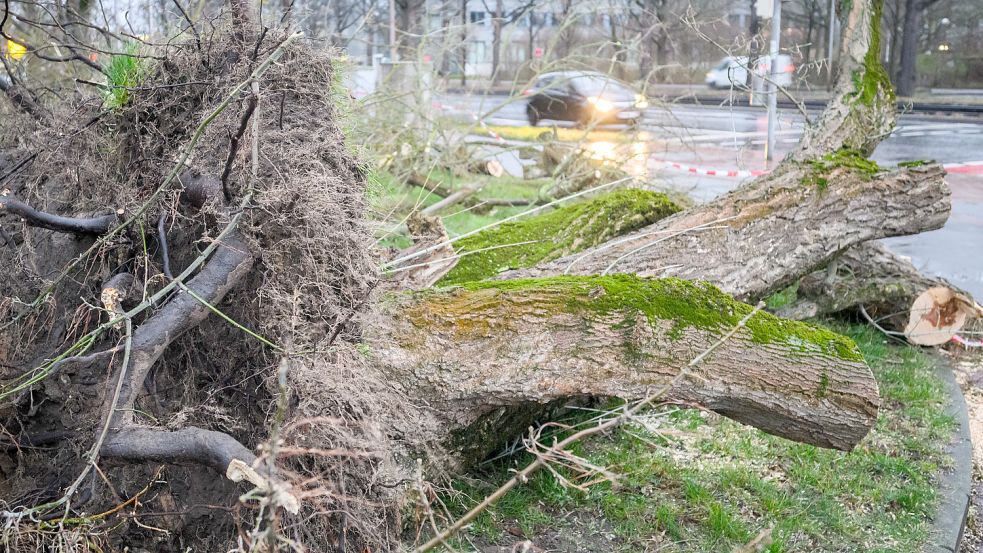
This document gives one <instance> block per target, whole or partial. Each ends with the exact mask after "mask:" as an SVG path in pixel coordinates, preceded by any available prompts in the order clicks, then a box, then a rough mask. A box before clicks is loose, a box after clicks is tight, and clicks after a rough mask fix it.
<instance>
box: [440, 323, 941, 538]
mask: <svg viewBox="0 0 983 553" xmlns="http://www.w3.org/2000/svg"><path fill="white" fill-rule="evenodd" d="M832 329H833V330H835V331H838V332H842V333H844V334H846V335H848V336H850V337H851V338H852V339H853V340H854V341H855V342H856V343H857V344H858V345H859V347H860V349H861V351H862V352H863V354H864V357H865V358H866V360H867V361H868V363H869V364H870V366H871V368H872V370H873V372H874V374H875V376H876V377H877V380H878V382H879V384H880V389H881V398H882V405H881V409H880V412H879V413H878V420H877V422H876V424H875V427H874V428H873V429H872V430H871V432H870V434H869V435H868V436H867V437H866V438H865V439H864V440H863V442H861V444H860V445H859V446H858V447H857V448H856V449H855V450H854V451H852V452H850V453H844V452H840V451H833V450H826V449H821V448H817V447H813V446H809V445H804V444H798V443H795V442H790V441H788V440H784V439H782V438H777V437H774V436H770V435H767V434H764V433H763V432H760V431H757V430H754V429H752V428H749V427H746V426H742V425H740V424H738V423H735V422H732V421H730V420H729V419H725V418H723V417H720V416H717V415H714V414H706V413H702V414H701V413H699V412H697V411H693V410H676V409H675V408H673V409H672V410H667V411H665V412H662V413H661V414H660V413H658V412H656V413H651V414H650V415H649V417H650V418H649V426H648V427H649V428H656V429H658V430H665V431H672V435H671V436H672V437H671V438H669V439H668V440H667V439H666V438H665V436H663V435H659V434H655V433H652V432H649V431H647V430H646V429H644V428H642V427H628V428H624V429H622V430H619V431H617V432H614V433H612V434H611V435H609V436H607V437H604V438H596V439H593V440H592V441H590V442H588V443H585V444H580V445H579V446H578V448H577V449H576V453H577V454H578V455H581V456H583V457H585V458H587V459H588V460H589V461H591V462H592V463H595V464H598V465H603V466H606V467H609V468H610V469H611V470H612V471H614V472H615V473H616V474H618V475H619V478H618V483H617V485H616V486H614V485H611V484H610V483H604V484H599V485H597V486H594V487H593V488H591V489H590V490H588V491H587V492H581V491H578V490H571V489H564V488H562V486H560V484H559V481H558V480H557V479H556V478H555V477H554V476H552V475H551V474H549V473H540V474H538V475H537V476H536V477H535V478H534V479H533V480H532V482H531V483H530V484H529V485H528V486H521V487H520V488H519V489H516V490H513V491H512V492H511V493H510V494H509V496H508V497H509V499H507V500H506V501H504V502H503V503H500V504H498V505H495V506H493V507H492V508H491V509H490V510H489V512H488V513H486V514H483V515H482V518H481V519H479V521H481V520H495V521H497V523H498V524H499V526H500V527H511V526H514V525H518V526H520V527H522V528H523V532H524V534H525V535H526V536H528V537H531V538H533V540H534V541H537V539H539V540H548V539H549V536H550V535H556V534H557V533H562V532H570V531H573V528H572V527H571V526H570V525H571V524H573V523H577V524H582V523H583V521H584V520H590V519H591V518H593V519H594V520H598V519H601V520H603V521H604V522H606V523H607V524H608V525H609V526H610V527H611V528H613V532H614V533H615V535H616V536H617V539H616V543H617V546H616V547H615V548H614V549H613V550H615V551H624V552H635V551H648V550H652V549H658V550H660V551H674V552H689V551H692V552H706V551H730V550H732V549H733V548H734V547H735V546H737V545H740V544H743V543H746V542H747V541H748V540H750V539H751V538H752V537H753V536H754V535H755V534H757V532H759V531H760V530H761V529H763V528H768V527H772V528H773V540H774V543H773V544H772V545H771V546H770V547H769V548H768V549H767V551H769V552H770V553H780V552H791V551H809V552H826V551H829V552H833V551H837V552H839V551H878V552H885V553H886V552H892V553H915V552H917V551H919V550H920V547H921V544H922V543H923V541H924V540H925V539H926V537H927V531H928V521H929V518H930V516H931V514H932V512H933V508H934V504H935V502H936V484H937V482H936V481H935V480H934V478H936V475H937V474H938V472H939V470H940V468H941V466H942V465H944V464H945V463H946V462H947V459H946V457H945V455H944V453H943V451H944V449H943V445H944V444H945V443H946V442H947V441H948V439H949V438H950V436H951V432H952V429H953V426H954V422H953V421H952V420H951V418H949V417H948V416H946V415H945V413H944V405H943V404H944V393H943V388H942V384H941V382H940V381H939V380H938V378H937V377H936V376H935V373H934V369H933V365H932V364H933V361H932V359H931V358H929V357H928V356H927V355H925V354H924V353H922V352H921V351H919V350H918V349H915V348H911V347H899V346H896V345H892V344H888V343H886V342H885V340H884V338H883V336H882V335H880V334H879V333H877V332H876V331H874V330H871V329H870V328H869V327H861V326H846V325H843V324H832ZM583 419H586V416H583ZM583 419H581V420H583ZM566 422H568V423H570V422H571V421H566ZM653 443H659V444H664V445H660V446H659V447H653V445H652V444H653ZM528 461H529V459H528V458H527V456H520V457H519V458H516V459H512V460H511V461H508V462H500V463H497V464H494V465H492V466H491V467H489V468H487V469H486V470H484V471H483V472H482V473H481V474H480V476H481V478H482V481H480V482H481V483H480V484H474V485H473V486H472V488H471V489H470V493H469V498H470V500H469V501H458V502H454V501H449V505H451V508H452V510H453V512H454V514H460V513H461V512H463V511H464V510H465V509H466V508H468V507H470V506H471V505H473V502H474V501H477V500H478V499H479V498H480V497H483V496H484V495H486V494H487V493H489V492H490V491H491V490H493V489H494V488H495V487H496V486H497V485H498V484H500V483H501V482H502V481H503V480H505V479H506V478H508V476H510V474H509V473H508V470H509V469H510V468H514V467H518V466H523V465H525V464H526V463H527V462H528ZM568 476H570V475H569V474H568ZM476 482H478V481H476ZM485 517H488V518H487V519H486V518H485ZM481 524H484V523H483V522H482V523H481ZM481 524H479V523H478V522H476V523H475V524H474V525H472V526H471V528H470V529H469V532H470V534H471V536H470V537H471V539H473V540H477V541H478V542H480V543H486V544H500V543H508V542H509V539H510V538H509V537H508V536H507V535H505V534H504V533H502V532H499V533H497V534H495V533H490V532H488V530H487V529H486V528H484V527H483V526H481Z"/></svg>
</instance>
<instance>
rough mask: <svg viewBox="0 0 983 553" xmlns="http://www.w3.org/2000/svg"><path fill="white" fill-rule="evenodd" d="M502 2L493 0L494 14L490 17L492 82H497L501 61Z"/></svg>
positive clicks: (501, 0)
mask: <svg viewBox="0 0 983 553" xmlns="http://www.w3.org/2000/svg"><path fill="white" fill-rule="evenodd" d="M502 2H503V0H495V14H494V18H493V19H492V65H491V80H492V84H495V83H497V82H498V66H499V64H501V61H502V10H503V7H502Z"/></svg>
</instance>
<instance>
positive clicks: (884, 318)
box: [776, 242, 968, 330]
mask: <svg viewBox="0 0 983 553" xmlns="http://www.w3.org/2000/svg"><path fill="white" fill-rule="evenodd" d="M934 286H946V287H948V288H952V289H954V290H957V291H959V290H958V289H956V288H955V287H954V286H952V285H951V284H949V283H948V282H946V281H945V280H943V279H940V278H931V277H927V276H925V275H923V274H921V273H920V272H919V271H918V269H916V268H915V267H914V266H913V265H912V264H911V263H910V262H909V261H907V260H905V259H902V258H901V257H900V256H898V255H897V254H895V253H893V252H891V251H890V250H888V249H887V247H885V246H884V245H883V244H880V243H878V242H865V243H863V244H859V245H857V246H854V247H852V248H850V249H848V250H846V251H845V252H844V253H843V254H842V255H840V256H839V257H837V258H835V259H834V260H833V261H831V262H830V266H829V267H828V268H826V269H823V270H819V271H816V272H814V273H812V274H809V275H806V276H805V277H803V278H802V280H801V281H799V285H798V289H797V291H796V298H795V300H794V301H793V302H792V303H790V304H788V305H786V306H783V307H781V308H780V309H778V310H777V311H776V314H777V315H778V316H780V317H785V318H790V319H806V318H811V317H817V316H822V315H830V314H833V313H839V312H841V311H846V310H852V309H857V308H859V307H863V308H864V309H865V310H866V311H867V313H868V314H869V315H870V316H871V317H872V318H873V319H874V320H875V321H877V323H878V324H880V325H881V326H884V327H886V328H891V329H895V330H901V329H904V327H905V324H906V323H907V322H908V313H909V310H910V309H911V305H912V303H913V302H914V301H915V298H916V297H918V295H919V294H921V293H922V292H924V291H925V290H928V289H929V288H932V287H934ZM960 292H961V291H960ZM966 295H967V296H968V294H966Z"/></svg>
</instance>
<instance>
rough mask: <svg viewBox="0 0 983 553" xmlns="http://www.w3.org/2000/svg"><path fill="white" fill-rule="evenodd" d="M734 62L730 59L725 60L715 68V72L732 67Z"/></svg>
mask: <svg viewBox="0 0 983 553" xmlns="http://www.w3.org/2000/svg"><path fill="white" fill-rule="evenodd" d="M732 61H733V60H731V59H730V58H724V59H723V61H721V62H720V63H718V64H717V65H716V66H715V67H714V69H715V70H719V69H727V68H728V67H730V62H732Z"/></svg>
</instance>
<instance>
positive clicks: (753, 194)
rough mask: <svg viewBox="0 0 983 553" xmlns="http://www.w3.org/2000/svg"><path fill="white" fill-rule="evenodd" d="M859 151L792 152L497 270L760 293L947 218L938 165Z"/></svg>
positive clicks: (938, 224) (756, 295)
mask: <svg viewBox="0 0 983 553" xmlns="http://www.w3.org/2000/svg"><path fill="white" fill-rule="evenodd" d="M868 163H870V162H867V161H866V160H863V159H862V158H858V157H855V156H853V155H852V154H846V155H831V156H826V157H824V158H823V159H822V160H821V161H819V162H816V163H799V162H796V161H786V162H785V163H784V164H783V165H782V167H780V169H779V170H778V171H776V172H775V173H773V174H771V175H768V176H766V177H763V178H761V179H759V180H756V181H753V182H751V183H750V184H748V185H745V186H743V187H741V188H739V189H737V190H734V191H733V192H731V193H729V194H726V195H724V196H722V197H720V198H718V199H716V200H714V201H712V202H709V203H707V204H703V205H700V206H697V207H694V208H692V209H689V210H687V211H684V212H682V213H678V214H676V215H673V216H671V217H668V218H665V219H662V220H660V221H658V222H656V223H654V224H652V225H649V226H646V227H643V228H641V229H639V230H637V231H635V232H633V233H631V234H629V235H627V236H624V237H622V238H618V239H615V240H612V241H610V242H607V243H604V244H601V245H599V246H597V247H594V248H591V249H588V250H586V251H583V252H580V253H577V254H573V255H568V256H565V257H562V258H560V259H557V260H555V261H552V262H549V263H545V264H541V265H538V266H536V267H534V268H530V269H524V270H518V271H510V272H506V273H502V274H501V275H499V278H516V277H540V276H550V275H560V274H577V275H591V274H611V273H636V274H639V275H644V276H652V277H666V276H673V277H679V278H685V279H690V280H707V281H709V282H712V283H713V284H715V285H717V286H719V287H720V288H721V289H722V290H723V291H724V292H727V293H729V294H732V295H734V296H735V297H737V298H740V299H745V300H746V299H759V298H763V297H765V296H767V295H768V294H770V293H772V292H775V291H777V290H780V289H782V288H783V287H785V286H787V285H789V284H790V283H792V282H794V281H795V280H797V279H798V278H799V277H801V276H803V275H806V274H808V273H810V272H812V271H813V270H815V269H816V268H818V267H820V266H822V265H825V264H826V263H827V262H828V261H829V260H830V259H832V258H834V257H835V256H837V255H838V254H840V253H841V252H843V251H844V250H845V249H846V248H848V247H850V246H853V245H855V244H859V243H862V242H865V241H868V240H873V239H877V238H884V237H888V236H898V235H906V234H916V233H918V232H923V231H927V230H933V229H937V228H939V227H941V226H942V225H943V224H944V223H945V221H946V219H947V218H948V216H949V211H950V208H951V205H950V201H949V195H950V193H949V189H948V187H947V186H946V184H945V181H944V180H943V175H944V172H943V171H942V169H941V167H939V166H938V165H927V166H922V167H910V168H900V169H898V170H897V171H894V172H881V171H880V170H879V168H877V167H876V165H873V164H870V165H867V164H868Z"/></svg>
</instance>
